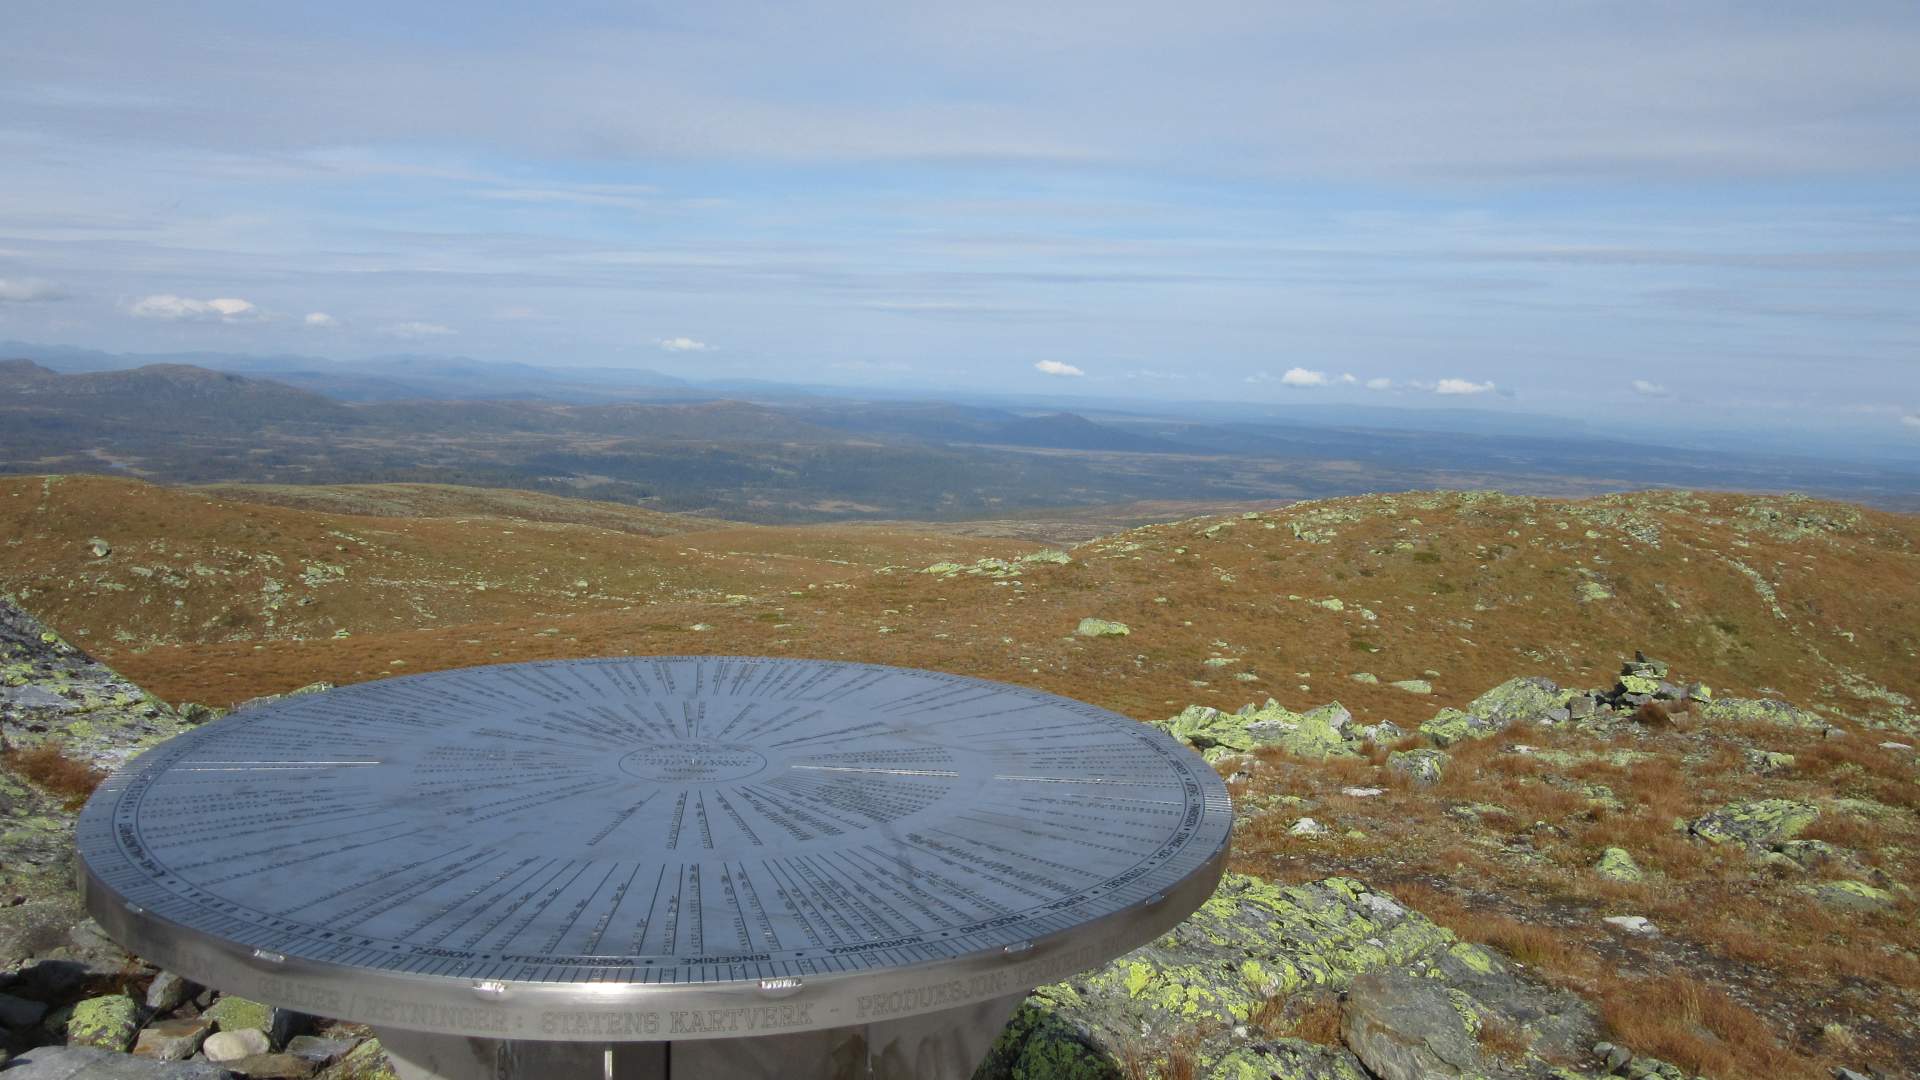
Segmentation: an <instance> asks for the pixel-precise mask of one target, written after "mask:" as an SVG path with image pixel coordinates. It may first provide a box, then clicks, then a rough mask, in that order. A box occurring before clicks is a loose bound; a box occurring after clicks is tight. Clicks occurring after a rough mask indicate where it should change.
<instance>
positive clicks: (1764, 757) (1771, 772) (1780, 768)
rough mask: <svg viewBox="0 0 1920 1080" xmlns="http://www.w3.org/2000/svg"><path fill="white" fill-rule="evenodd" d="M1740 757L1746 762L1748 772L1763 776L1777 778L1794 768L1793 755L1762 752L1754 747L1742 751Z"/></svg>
mask: <svg viewBox="0 0 1920 1080" xmlns="http://www.w3.org/2000/svg"><path fill="white" fill-rule="evenodd" d="M1740 756H1741V759H1742V760H1744V761H1745V762H1746V765H1747V771H1748V772H1751V773H1759V774H1760V775H1761V776H1777V775H1779V774H1780V773H1784V772H1787V771H1789V770H1791V769H1792V768H1793V765H1794V760H1795V759H1794V756H1793V755H1792V754H1782V753H1780V752H1779V751H1776V750H1761V749H1759V748H1757V747H1752V746H1749V747H1747V748H1746V749H1744V750H1742V751H1741V752H1740Z"/></svg>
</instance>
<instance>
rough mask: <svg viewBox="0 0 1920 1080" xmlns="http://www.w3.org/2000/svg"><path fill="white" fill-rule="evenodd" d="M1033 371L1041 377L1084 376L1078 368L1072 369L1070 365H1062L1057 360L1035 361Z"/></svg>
mask: <svg viewBox="0 0 1920 1080" xmlns="http://www.w3.org/2000/svg"><path fill="white" fill-rule="evenodd" d="M1033 370H1035V371H1037V372H1039V373H1040V374H1042V375H1066V376H1074V375H1085V374H1086V372H1084V371H1081V370H1080V369H1079V368H1077V367H1074V366H1073V365H1072V364H1063V363H1061V362H1060V361H1058V360H1039V361H1035V363H1034V365H1033Z"/></svg>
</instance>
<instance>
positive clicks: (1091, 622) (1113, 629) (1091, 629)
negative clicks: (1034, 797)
mask: <svg viewBox="0 0 1920 1080" xmlns="http://www.w3.org/2000/svg"><path fill="white" fill-rule="evenodd" d="M1073 632H1074V633H1075V634H1077V635H1079V636H1080V637H1091V638H1101V637H1126V636H1127V635H1128V634H1131V633H1133V631H1132V629H1130V628H1129V627H1128V626H1127V624H1126V623H1123V622H1114V621H1112V620H1110V619H1096V618H1093V617H1091V616H1089V617H1087V618H1084V619H1081V620H1080V625H1079V626H1077V627H1075V628H1074V631H1073Z"/></svg>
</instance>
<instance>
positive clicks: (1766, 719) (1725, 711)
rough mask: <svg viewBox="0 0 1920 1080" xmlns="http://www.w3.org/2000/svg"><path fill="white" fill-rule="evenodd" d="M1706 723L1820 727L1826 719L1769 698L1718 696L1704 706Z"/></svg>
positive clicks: (1807, 728)
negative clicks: (1718, 697) (1717, 698)
mask: <svg viewBox="0 0 1920 1080" xmlns="http://www.w3.org/2000/svg"><path fill="white" fill-rule="evenodd" d="M1701 715H1702V716H1703V717H1705V718H1706V720H1707V721H1708V722H1709V723H1714V722H1732V723H1745V724H1772V725H1773V726H1775V727H1784V728H1800V729H1802V730H1806V731H1822V730H1824V729H1825V728H1826V726H1827V722H1826V721H1825V720H1822V719H1821V718H1820V717H1819V715H1818V714H1815V713H1812V712H1808V711H1807V710H1806V709H1802V708H1800V707H1798V706H1796V705H1791V704H1788V703H1787V702H1784V701H1776V700H1774V699H1773V698H1721V699H1719V700H1718V701H1714V702H1712V703H1710V704H1708V705H1707V706H1705V708H1704V710H1703V711H1702V713H1701Z"/></svg>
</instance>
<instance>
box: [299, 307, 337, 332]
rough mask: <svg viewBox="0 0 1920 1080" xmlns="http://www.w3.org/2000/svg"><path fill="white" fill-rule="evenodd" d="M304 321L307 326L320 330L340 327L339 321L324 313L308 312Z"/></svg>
mask: <svg viewBox="0 0 1920 1080" xmlns="http://www.w3.org/2000/svg"><path fill="white" fill-rule="evenodd" d="M306 321H307V325H308V326H314V327H320V328H322V329H325V328H327V327H333V326H339V325H340V320H339V319H336V318H334V317H333V316H331V315H329V314H327V313H326V312H324V311H314V312H309V313H308V315H307V320H306Z"/></svg>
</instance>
